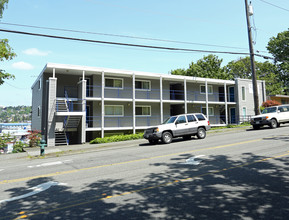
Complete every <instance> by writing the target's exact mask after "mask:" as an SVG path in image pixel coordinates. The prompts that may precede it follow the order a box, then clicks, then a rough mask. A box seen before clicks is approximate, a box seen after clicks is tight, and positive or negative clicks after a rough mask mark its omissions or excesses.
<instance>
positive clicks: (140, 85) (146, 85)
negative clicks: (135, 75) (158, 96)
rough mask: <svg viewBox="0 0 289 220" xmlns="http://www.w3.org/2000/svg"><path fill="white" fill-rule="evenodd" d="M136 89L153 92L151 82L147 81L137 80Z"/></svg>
mask: <svg viewBox="0 0 289 220" xmlns="http://www.w3.org/2000/svg"><path fill="white" fill-rule="evenodd" d="M135 88H136V89H139V90H151V82H150V81H146V80H136V81H135Z"/></svg>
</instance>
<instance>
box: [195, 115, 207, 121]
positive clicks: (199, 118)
mask: <svg viewBox="0 0 289 220" xmlns="http://www.w3.org/2000/svg"><path fill="white" fill-rule="evenodd" d="M196 117H197V119H198V120H199V121H204V120H206V118H205V117H204V115H202V114H196Z"/></svg>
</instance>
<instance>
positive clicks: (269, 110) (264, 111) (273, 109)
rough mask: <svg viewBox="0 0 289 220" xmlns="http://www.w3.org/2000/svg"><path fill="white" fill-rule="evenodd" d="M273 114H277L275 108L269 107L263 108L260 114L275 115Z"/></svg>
mask: <svg viewBox="0 0 289 220" xmlns="http://www.w3.org/2000/svg"><path fill="white" fill-rule="evenodd" d="M275 112H277V108H276V107H270V108H265V109H264V110H263V111H262V114H267V113H275Z"/></svg>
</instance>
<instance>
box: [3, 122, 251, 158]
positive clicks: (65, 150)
mask: <svg viewBox="0 0 289 220" xmlns="http://www.w3.org/2000/svg"><path fill="white" fill-rule="evenodd" d="M249 128H250V126H244V127H237V128H224V129H217V130H209V131H208V134H209V135H218V134H221V133H224V132H226V133H228V132H237V131H246V130H247V129H249ZM139 144H144V145H145V144H148V142H147V140H145V139H139V140H131V141H121V142H114V143H106V144H89V143H85V144H75V145H64V146H55V147H46V148H45V157H49V156H50V157H51V156H57V155H64V154H77V153H85V152H90V151H101V150H108V149H117V148H124V147H132V146H135V145H139ZM25 151H26V152H23V153H15V154H0V160H1V161H3V160H9V159H17V158H25V157H26V158H36V157H38V156H40V147H34V148H25Z"/></svg>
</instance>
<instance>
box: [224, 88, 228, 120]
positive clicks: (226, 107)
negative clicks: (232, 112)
mask: <svg viewBox="0 0 289 220" xmlns="http://www.w3.org/2000/svg"><path fill="white" fill-rule="evenodd" d="M224 96H225V119H226V125H227V124H228V118H229V117H228V98H227V84H226V82H225V83H224Z"/></svg>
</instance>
